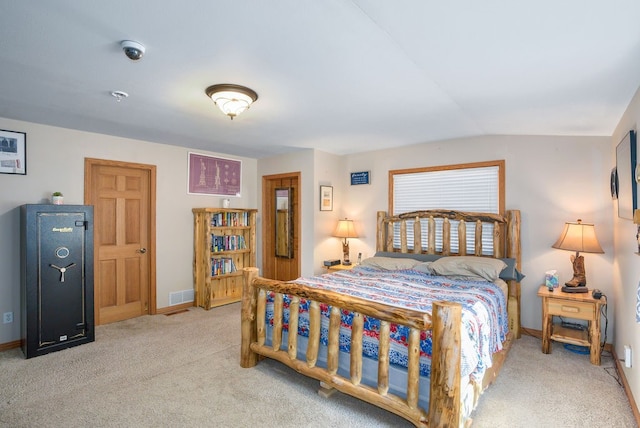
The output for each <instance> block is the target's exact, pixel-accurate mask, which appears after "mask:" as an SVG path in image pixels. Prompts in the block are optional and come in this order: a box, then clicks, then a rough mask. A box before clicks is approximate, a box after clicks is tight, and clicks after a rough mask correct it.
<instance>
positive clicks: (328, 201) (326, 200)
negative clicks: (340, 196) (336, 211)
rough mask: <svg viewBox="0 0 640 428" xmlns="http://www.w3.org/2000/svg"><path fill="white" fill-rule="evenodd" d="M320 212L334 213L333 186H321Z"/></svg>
mask: <svg viewBox="0 0 640 428" xmlns="http://www.w3.org/2000/svg"><path fill="white" fill-rule="evenodd" d="M320 211H333V187H332V186H320Z"/></svg>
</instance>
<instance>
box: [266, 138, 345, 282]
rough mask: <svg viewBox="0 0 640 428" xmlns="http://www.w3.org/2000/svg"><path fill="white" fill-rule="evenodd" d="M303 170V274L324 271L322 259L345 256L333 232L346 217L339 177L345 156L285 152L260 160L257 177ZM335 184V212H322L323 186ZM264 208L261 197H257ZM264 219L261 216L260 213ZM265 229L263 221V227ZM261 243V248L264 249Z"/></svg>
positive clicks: (342, 169) (303, 151)
mask: <svg viewBox="0 0 640 428" xmlns="http://www.w3.org/2000/svg"><path fill="white" fill-rule="evenodd" d="M298 171H300V172H301V174H300V175H301V183H300V192H301V195H302V197H301V201H300V204H301V207H300V212H301V215H300V217H301V221H302V224H301V227H300V229H301V230H300V252H301V254H302V260H301V262H300V265H301V266H300V269H301V274H302V276H310V275H314V274H320V273H323V272H324V269H323V267H322V261H323V260H326V259H329V258H334V259H335V258H341V257H342V245H341V244H340V241H339V240H338V238H333V237H331V236H330V235H331V234H332V233H333V231H334V229H335V227H336V224H337V221H338V219H339V218H340V217H341V216H343V214H342V213H341V211H340V207H341V198H342V193H341V190H340V189H341V188H344V185H342V186H338V184H339V180H340V177H341V176H342V175H344V158H343V157H341V156H336V155H333V154H329V153H326V152H322V151H319V150H312V149H309V150H302V151H299V152H295V153H289V154H286V155H280V156H274V157H271V158H264V159H260V160H258V179H259V180H262V176H264V175H271V174H284V173H289V172H298ZM321 185H324V186H334V201H333V204H334V209H333V211H320V186H321ZM258 200H259V204H260V207H262V196H261V195H259V196H258ZM259 218H261V216H259ZM259 230H262V224H260V229H259ZM261 245H262V244H260V248H261ZM261 254H262V251H260V254H259V257H258V266H259V267H261V266H262V255H261Z"/></svg>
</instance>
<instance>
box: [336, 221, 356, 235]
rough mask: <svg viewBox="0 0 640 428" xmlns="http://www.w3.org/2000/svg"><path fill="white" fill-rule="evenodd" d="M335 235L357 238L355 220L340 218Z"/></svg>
mask: <svg viewBox="0 0 640 428" xmlns="http://www.w3.org/2000/svg"><path fill="white" fill-rule="evenodd" d="M333 236H335V237H338V238H357V237H358V234H357V233H356V230H355V228H354V227H353V220H347V219H346V218H345V219H344V220H338V227H336V231H335V232H333Z"/></svg>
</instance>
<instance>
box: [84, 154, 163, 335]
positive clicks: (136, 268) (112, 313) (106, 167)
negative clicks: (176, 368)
mask: <svg viewBox="0 0 640 428" xmlns="http://www.w3.org/2000/svg"><path fill="white" fill-rule="evenodd" d="M155 175H156V168H155V166H153V165H142V164H132V163H125V162H116V161H105V160H99V159H86V160H85V203H86V204H88V205H93V206H94V224H95V229H94V260H95V262H94V269H95V278H94V288H95V292H94V296H95V318H96V324H107V323H111V322H115V321H121V320H125V319H129V318H135V317H138V316H140V315H144V314H153V313H155V312H156V308H155V300H156V299H155Z"/></svg>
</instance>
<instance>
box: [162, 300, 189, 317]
mask: <svg viewBox="0 0 640 428" xmlns="http://www.w3.org/2000/svg"><path fill="white" fill-rule="evenodd" d="M194 306H195V302H186V303H180V304H179V305H173V306H165V307H164V308H158V309H156V314H158V315H167V314H171V313H173V312H181V311H184V310H185V309H189V308H193V307H194Z"/></svg>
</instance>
